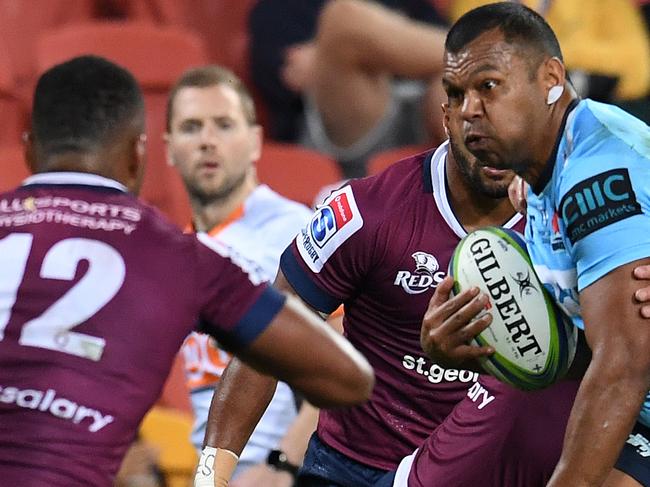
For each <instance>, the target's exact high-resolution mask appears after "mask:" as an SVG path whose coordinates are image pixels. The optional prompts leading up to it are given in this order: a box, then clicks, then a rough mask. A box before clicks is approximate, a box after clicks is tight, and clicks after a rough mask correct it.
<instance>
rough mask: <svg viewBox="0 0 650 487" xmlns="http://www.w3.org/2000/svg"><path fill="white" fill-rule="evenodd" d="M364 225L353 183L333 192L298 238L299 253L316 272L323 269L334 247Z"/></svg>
mask: <svg viewBox="0 0 650 487" xmlns="http://www.w3.org/2000/svg"><path fill="white" fill-rule="evenodd" d="M362 226H363V218H362V217H361V212H360V211H359V208H358V207H357V203H356V201H355V199H354V193H353V192H352V188H351V187H350V186H344V187H343V188H341V189H339V190H336V191H334V192H332V194H331V195H330V196H328V197H327V198H326V199H325V201H324V202H323V204H322V205H320V206H319V207H318V208H317V209H316V213H314V216H313V217H312V219H311V221H310V222H309V224H308V225H307V228H305V229H303V230H302V231H301V233H300V234H299V235H298V237H297V238H296V244H297V247H298V251H299V252H300V256H301V257H302V258H303V260H304V261H305V263H306V264H307V265H308V266H309V268H310V269H311V270H312V271H313V272H320V271H321V269H322V268H323V264H324V263H325V262H327V259H329V258H330V257H331V256H332V254H333V253H334V251H335V250H336V249H337V248H339V246H340V245H341V244H343V242H345V241H346V240H347V239H348V238H350V237H351V236H352V235H353V234H354V233H355V232H356V231H357V230H359V229H360V228H361V227H362Z"/></svg>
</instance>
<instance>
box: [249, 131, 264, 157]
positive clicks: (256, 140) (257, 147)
mask: <svg viewBox="0 0 650 487" xmlns="http://www.w3.org/2000/svg"><path fill="white" fill-rule="evenodd" d="M251 132H252V133H251V160H252V161H253V162H257V161H259V160H260V157H262V143H263V141H264V129H263V128H262V126H261V125H257V124H255V125H252V126H251Z"/></svg>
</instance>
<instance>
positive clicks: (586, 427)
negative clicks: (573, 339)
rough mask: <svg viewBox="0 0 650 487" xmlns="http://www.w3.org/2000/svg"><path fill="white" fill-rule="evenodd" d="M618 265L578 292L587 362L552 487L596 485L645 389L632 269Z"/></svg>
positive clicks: (645, 336)
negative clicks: (589, 353) (586, 346)
mask: <svg viewBox="0 0 650 487" xmlns="http://www.w3.org/2000/svg"><path fill="white" fill-rule="evenodd" d="M648 263H650V258H646V259H643V260H639V261H636V262H633V263H630V264H627V265H625V266H621V267H619V268H617V269H615V270H614V271H612V272H610V273H609V274H607V275H606V276H604V277H603V278H601V279H599V280H598V281H596V282H595V283H593V284H592V285H590V286H588V287H587V288H585V289H584V290H583V291H582V292H581V293H580V304H581V308H582V315H583V319H584V322H585V335H586V338H587V343H588V344H589V346H590V348H591V350H592V360H591V363H590V365H589V367H588V369H587V373H586V374H585V376H584V378H583V380H582V384H581V385H580V390H579V392H578V396H577V397H576V401H575V404H574V406H573V410H572V412H571V417H570V419H569V424H568V426H567V432H566V436H565V440H564V448H563V451H562V456H561V458H560V462H559V463H558V466H557V468H556V470H555V473H554V475H553V477H552V479H551V481H550V483H549V484H548V485H549V486H552V487H560V486H562V487H563V486H567V485H570V486H572V487H583V486H596V485H602V483H603V482H604V480H605V479H606V477H607V475H608V474H609V472H610V470H611V469H612V467H613V466H614V463H615V462H616V459H617V457H618V455H619V453H620V451H621V448H622V446H623V444H624V443H625V440H626V439H627V436H628V434H629V432H630V431H631V429H632V427H633V425H634V422H635V421H636V418H637V415H638V414H639V410H640V408H641V405H642V403H643V400H644V398H645V396H646V393H647V392H648V389H649V388H650V353H648V350H650V327H648V324H647V322H645V321H644V319H643V317H642V316H641V314H640V312H639V308H640V304H638V303H637V302H636V301H635V300H634V299H633V298H632V296H633V295H634V292H635V291H636V287H637V286H638V283H636V282H635V281H634V279H633V277H632V273H633V270H634V268H635V267H636V266H637V265H643V264H648Z"/></svg>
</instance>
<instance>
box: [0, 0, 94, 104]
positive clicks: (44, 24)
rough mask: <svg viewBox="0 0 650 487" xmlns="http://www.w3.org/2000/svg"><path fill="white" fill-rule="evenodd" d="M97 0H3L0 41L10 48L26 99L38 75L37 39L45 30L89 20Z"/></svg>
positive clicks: (14, 67)
mask: <svg viewBox="0 0 650 487" xmlns="http://www.w3.org/2000/svg"><path fill="white" fill-rule="evenodd" d="M95 2H96V0H45V1H36V0H30V1H16V0H0V42H1V43H3V44H5V45H6V46H7V48H8V49H9V53H10V55H11V61H12V63H13V69H14V70H15V75H16V80H17V82H18V84H19V88H20V90H21V94H22V95H24V96H25V98H26V99H29V98H30V97H31V91H32V88H33V83H34V80H35V76H36V70H37V68H36V42H37V39H38V36H39V35H40V33H41V32H43V31H44V30H45V29H51V28H54V27H58V26H61V25H63V24H66V23H69V22H80V21H84V20H88V19H90V18H91V17H92V15H93V13H94V4H95Z"/></svg>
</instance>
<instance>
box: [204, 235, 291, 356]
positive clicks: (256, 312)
mask: <svg viewBox="0 0 650 487" xmlns="http://www.w3.org/2000/svg"><path fill="white" fill-rule="evenodd" d="M196 255H197V259H196V266H197V268H196V269H195V275H196V276H197V281H198V282H197V289H196V292H197V299H198V301H199V307H200V310H199V323H200V331H202V332H204V333H208V334H210V335H213V336H214V337H215V338H216V339H217V340H218V341H219V342H220V343H221V344H223V345H225V346H226V348H239V347H245V346H247V345H248V344H250V343H251V342H252V341H253V340H255V338H257V337H258V336H259V335H260V334H261V333H262V332H263V331H264V330H265V329H266V328H267V326H268V325H269V324H270V323H271V321H273V318H274V317H275V316H276V315H277V313H278V312H279V311H280V309H281V308H282V307H283V305H284V301H285V297H284V295H283V294H281V293H279V292H278V291H276V290H275V289H274V288H273V287H272V286H270V285H269V284H268V283H267V282H266V280H265V273H264V271H263V270H262V269H261V268H260V267H259V266H257V265H256V264H255V263H254V262H252V261H250V260H247V259H245V258H244V257H243V256H241V255H240V254H238V253H237V252H236V251H235V250H233V249H232V248H230V247H227V246H226V245H224V244H223V243H222V242H219V241H217V240H215V239H212V238H210V237H209V236H207V235H206V234H201V233H199V234H196Z"/></svg>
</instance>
